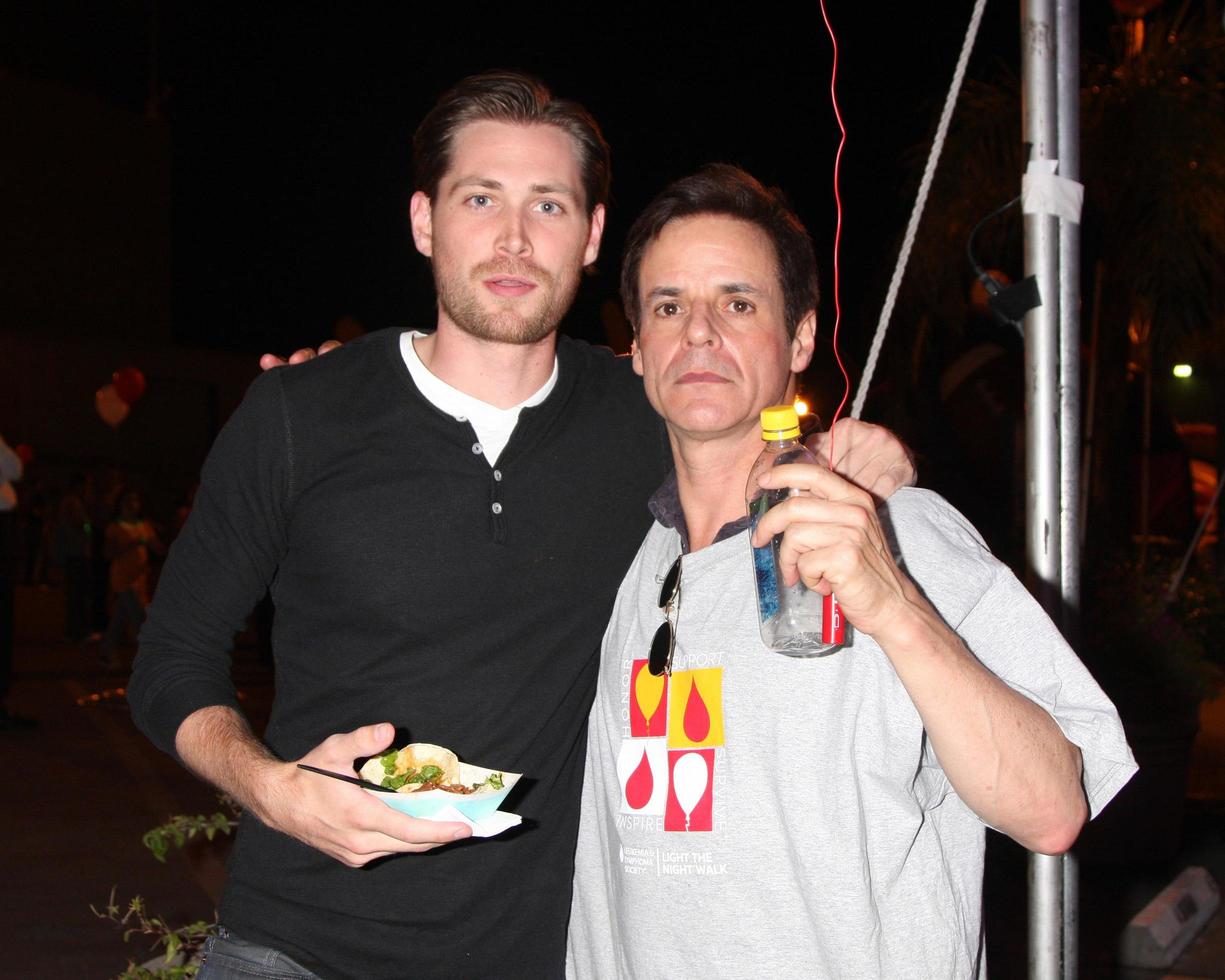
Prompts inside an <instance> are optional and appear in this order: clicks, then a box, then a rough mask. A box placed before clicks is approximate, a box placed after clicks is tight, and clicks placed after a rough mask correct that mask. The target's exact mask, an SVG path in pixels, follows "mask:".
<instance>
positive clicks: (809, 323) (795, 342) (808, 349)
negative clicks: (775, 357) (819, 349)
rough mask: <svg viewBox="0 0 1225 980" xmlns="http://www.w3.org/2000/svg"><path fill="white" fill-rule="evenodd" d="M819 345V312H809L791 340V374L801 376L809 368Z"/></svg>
mask: <svg viewBox="0 0 1225 980" xmlns="http://www.w3.org/2000/svg"><path fill="white" fill-rule="evenodd" d="M816 344H817V311H816V310H809V311H808V312H807V313H806V314H804V318H803V319H802V320H800V323H799V326H797V327H796V328H795V336H794V337H792V338H791V373H792V374H799V373H800V372H801V371H803V370H804V368H806V367H808V363H809V361H811V360H812V352H813V349H814V348H815V347H816Z"/></svg>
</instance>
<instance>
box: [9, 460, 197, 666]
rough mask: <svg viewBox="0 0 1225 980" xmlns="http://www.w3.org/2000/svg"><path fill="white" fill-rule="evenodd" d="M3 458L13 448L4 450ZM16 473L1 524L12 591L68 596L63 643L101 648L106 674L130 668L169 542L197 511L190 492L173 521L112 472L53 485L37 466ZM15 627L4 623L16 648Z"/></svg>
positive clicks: (82, 473)
mask: <svg viewBox="0 0 1225 980" xmlns="http://www.w3.org/2000/svg"><path fill="white" fill-rule="evenodd" d="M6 448H7V447H6ZM23 469H24V472H20V471H17V470H15V469H14V468H13V467H10V472H6V474H5V476H6V479H5V485H6V486H7V487H8V488H9V490H10V493H8V494H7V496H6V499H8V498H9V497H11V506H10V507H9V508H8V511H7V514H8V516H7V518H6V521H5V538H4V541H3V544H4V547H5V551H4V555H3V557H4V560H5V562H6V563H7V564H6V565H5V576H6V579H5V580H6V581H7V580H8V579H11V581H12V584H13V587H14V588H15V587H16V586H17V585H23V586H26V587H30V588H35V589H38V590H40V591H48V590H54V589H60V590H62V593H63V634H62V635H63V638H64V639H65V640H67V641H68V642H70V643H76V644H81V646H82V648H83V649H88V648H92V647H93V646H94V645H95V644H96V645H97V649H96V655H97V657H98V659H99V661H100V662H101V664H102V666H104V667H105V668H106V669H108V670H113V671H121V670H125V669H126V668H127V667H128V666H129V665H130V663H131V656H132V653H133V652H134V643H135V639H136V634H137V632H138V631H139V628H140V625H141V623H143V621H144V610H145V607H146V606H148V604H149V600H150V598H151V596H152V592H153V587H154V584H155V581H156V573H157V567H158V566H157V560H158V559H159V558H160V557H161V556H163V555H164V554H165V551H166V548H165V545H164V544H163V541H164V540H167V539H168V538H169V539H173V537H174V536H175V534H177V532H178V529H179V528H181V527H182V525H183V522H184V521H185V520H186V517H187V514H188V513H190V510H191V497H192V493H193V492H194V487H193V488H191V489H190V490H189V491H188V492H187V493H186V494H185V495H184V497H183V500H182V502H181V504H180V505H179V506H178V507H177V508H176V509H175V511H174V514H173V515H169V516H170V519H169V520H168V521H165V522H159V521H156V520H153V519H151V518H149V517H148V516H147V515H146V514H145V511H144V498H143V497H142V495H141V493H140V490H139V489H138V488H137V486H136V484H137V483H139V480H136V479H134V478H133V477H132V476H130V475H129V474H125V473H124V472H123V471H122V470H121V469H120V468H119V467H117V466H113V465H110V464H102V465H97V466H95V467H93V468H91V469H88V470H85V469H81V470H74V471H72V472H70V473H69V474H68V476H67V477H66V478H63V477H59V478H57V477H56V476H55V475H54V474H53V473H52V472H51V470H50V468H47V469H44V468H43V467H42V466H40V465H39V464H38V462H35V463H33V464H32V465H29V466H25V467H23ZM11 619H12V617H8V618H7V619H6V618H5V617H4V616H3V615H0V627H2V628H3V629H4V631H5V633H4V636H2V637H0V643H5V642H7V643H10V644H11V637H12V633H11V629H12V627H11Z"/></svg>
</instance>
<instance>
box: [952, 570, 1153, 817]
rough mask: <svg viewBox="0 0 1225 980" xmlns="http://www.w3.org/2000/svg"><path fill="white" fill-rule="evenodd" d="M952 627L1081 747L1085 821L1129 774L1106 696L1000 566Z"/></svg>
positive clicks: (1129, 762)
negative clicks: (962, 617) (977, 597)
mask: <svg viewBox="0 0 1225 980" xmlns="http://www.w3.org/2000/svg"><path fill="white" fill-rule="evenodd" d="M957 632H958V633H959V634H961V636H962V638H963V639H964V640H965V642H966V645H967V646H968V647H969V648H970V650H971V651H972V652H973V653H974V655H975V656H977V657H978V658H979V660H981V661H982V662H983V663H984V664H985V665H986V667H987V668H988V669H990V670H991V671H993V672H994V673H995V674H996V675H997V676H998V677H999V678H1000V679H1001V680H1003V681H1004V682H1005V683H1006V684H1008V686H1009V687H1011V688H1012V689H1013V690H1015V691H1017V692H1019V693H1020V694H1023V695H1024V696H1025V697H1027V698H1029V699H1030V700H1031V701H1033V702H1035V703H1036V704H1038V705H1039V706H1041V707H1042V708H1044V709H1045V710H1046V711H1047V713H1048V714H1050V716H1051V717H1052V718H1053V719H1054V720H1055V723H1056V724H1057V725H1058V726H1059V729H1060V731H1062V732H1063V734H1064V737H1065V738H1066V739H1067V740H1068V741H1069V742H1071V743H1072V744H1074V745H1075V746H1077V747H1078V748H1079V749H1080V752H1081V758H1082V760H1083V765H1084V772H1083V775H1082V783H1083V785H1084V789H1085V797H1086V799H1087V800H1088V803H1089V816H1090V818H1093V817H1096V816H1097V815H1098V813H1099V812H1100V811H1101V809H1102V807H1104V806H1105V805H1106V804H1107V803H1109V802H1110V800H1111V799H1112V798H1113V797H1114V795H1115V794H1116V793H1117V792H1118V791H1119V790H1120V789H1122V788H1123V785H1124V784H1125V783H1126V782H1127V781H1128V780H1129V779H1131V777H1132V775H1133V774H1134V773H1135V771H1136V768H1137V767H1136V762H1135V759H1134V758H1133V757H1132V753H1131V749H1130V748H1129V747H1128V745H1127V737H1126V735H1125V734H1124V732H1123V723H1122V721H1120V719H1119V713H1118V712H1117V711H1116V710H1115V707H1114V705H1113V704H1112V703H1111V702H1110V699H1109V698H1108V697H1106V695H1105V693H1104V692H1103V691H1102V689H1101V688H1100V687H1099V686H1098V684H1097V681H1095V680H1094V679H1093V676H1092V675H1091V674H1090V673H1089V671H1088V669H1087V668H1086V667H1085V665H1084V664H1083V663H1081V661H1080V658H1079V657H1077V656H1076V653H1075V652H1074V651H1073V650H1072V648H1071V647H1070V646H1068V643H1067V641H1066V640H1065V639H1064V638H1063V635H1062V634H1061V633H1060V632H1059V630H1058V629H1057V628H1056V627H1055V624H1054V623H1053V622H1051V620H1050V617H1048V616H1047V615H1046V612H1045V611H1044V610H1043V609H1042V607H1041V606H1040V605H1039V604H1038V602H1037V600H1035V599H1034V597H1033V596H1031V595H1030V594H1029V591H1028V590H1027V589H1026V588H1025V586H1023V585H1022V584H1021V583H1020V582H1019V581H1018V580H1017V578H1016V576H1014V575H1013V574H1012V572H1010V571H1009V570H1008V568H1007V567H1005V566H1004V565H1002V564H1001V565H998V566H997V568H996V574H995V577H994V580H993V581H992V583H991V586H990V588H988V589H987V591H986V592H985V593H984V594H983V596H982V598H981V599H979V601H978V602H977V603H976V604H975V605H974V608H973V609H972V610H971V611H970V613H969V615H967V616H966V618H965V619H964V620H963V621H962V623H961V625H960V626H959V627H958V629H957Z"/></svg>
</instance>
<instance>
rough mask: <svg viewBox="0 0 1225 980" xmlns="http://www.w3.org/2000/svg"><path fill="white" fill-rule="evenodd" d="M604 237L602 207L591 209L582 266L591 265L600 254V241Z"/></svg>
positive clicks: (601, 205) (599, 205)
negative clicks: (589, 226)
mask: <svg viewBox="0 0 1225 980" xmlns="http://www.w3.org/2000/svg"><path fill="white" fill-rule="evenodd" d="M603 236H604V205H603V204H597V205H596V206H595V207H594V208H592V209H591V230H590V231H589V232H588V234H587V247H586V249H584V250H583V265H585V266H587V265H591V263H592V262H594V261H595V259H596V256H597V255H599V254H600V239H601V238H602V237H603Z"/></svg>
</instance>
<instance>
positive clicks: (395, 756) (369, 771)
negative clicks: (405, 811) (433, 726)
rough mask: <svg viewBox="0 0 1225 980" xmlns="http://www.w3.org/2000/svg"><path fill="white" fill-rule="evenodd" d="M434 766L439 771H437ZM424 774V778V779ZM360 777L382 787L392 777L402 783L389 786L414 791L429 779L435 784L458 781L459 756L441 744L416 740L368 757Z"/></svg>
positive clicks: (406, 791)
mask: <svg viewBox="0 0 1225 980" xmlns="http://www.w3.org/2000/svg"><path fill="white" fill-rule="evenodd" d="M435 769H437V770H438V773H435V772H434V770H435ZM423 774H424V776H425V778H421V777H422V775H423ZM361 777H362V778H363V779H365V780H367V781H368V782H371V783H378V784H379V785H380V786H387V785H388V783H387V782H386V780H387V779H388V778H389V777H390V778H391V779H392V780H393V781H394V782H396V783H399V784H400V785H393V786H391V787H390V788H392V789H395V790H396V791H397V792H399V793H414V792H416V791H417V790H418V789H420V788H421V785H422V784H423V783H425V782H426V781H427V780H428V781H430V782H435V783H437V782H441V783H458V782H459V780H460V771H459V757H458V756H456V754H455V753H454V752H452V751H451V750H450V749H444V748H443V747H442V746H441V745H430V744H429V743H428V742H414V743H412V744H411V745H406V746H404V748H402V749H400V750H399V751H396V750H394V749H392V750H390V751H388V752H384V753H383V754H382V755H377V756H374V757H372V758H370V759H368V760H367V761H366V764H365V765H364V766H362V768H361ZM403 777H407V779H404V778H403Z"/></svg>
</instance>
